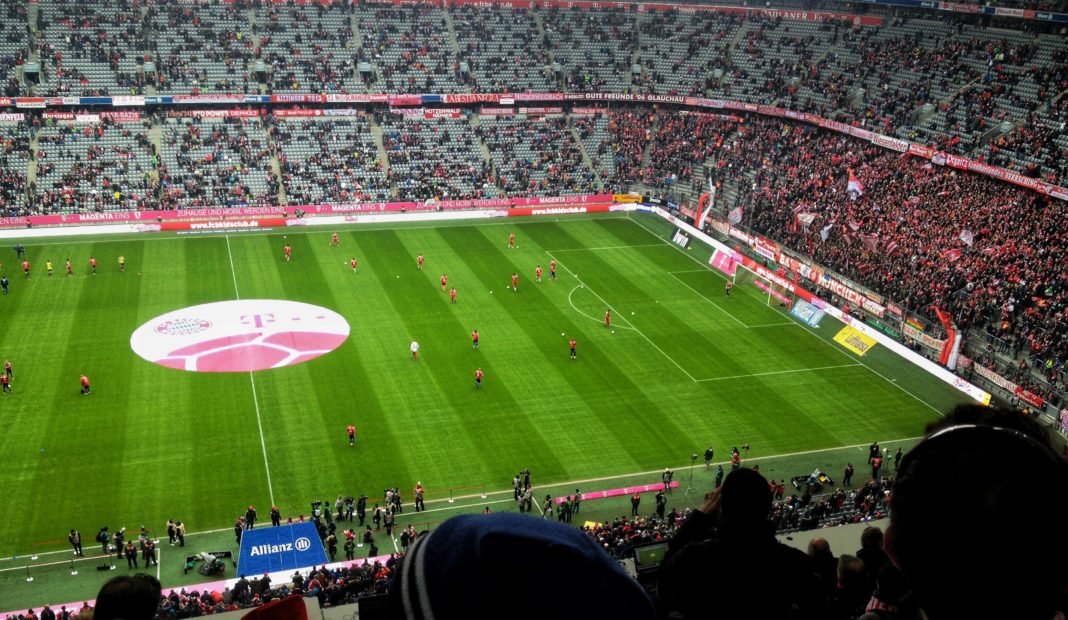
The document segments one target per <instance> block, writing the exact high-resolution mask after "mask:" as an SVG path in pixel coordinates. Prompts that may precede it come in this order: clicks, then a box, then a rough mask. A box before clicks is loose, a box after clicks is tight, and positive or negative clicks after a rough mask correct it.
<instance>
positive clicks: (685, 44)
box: [634, 11, 742, 96]
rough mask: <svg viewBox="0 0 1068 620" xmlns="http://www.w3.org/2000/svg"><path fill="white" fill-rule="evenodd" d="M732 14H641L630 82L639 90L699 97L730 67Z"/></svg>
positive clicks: (733, 29)
mask: <svg viewBox="0 0 1068 620" xmlns="http://www.w3.org/2000/svg"><path fill="white" fill-rule="evenodd" d="M741 21H742V20H741V19H740V18H739V17H737V16H735V15H731V14H723V13H681V12H679V11H658V12H652V13H649V14H647V15H645V16H644V18H643V23H642V28H641V42H640V52H639V65H640V67H641V70H642V71H641V74H640V75H638V76H634V83H635V85H636V87H637V88H638V89H640V91H641V92H644V93H652V94H660V95H679V94H682V95H691V96H701V95H703V94H704V92H705V90H707V89H708V88H709V87H710V86H711V84H712V83H713V82H714V81H715V79H716V78H715V74H716V71H720V72H722V71H723V70H724V69H725V68H726V67H727V66H729V58H730V41H731V37H732V36H733V35H734V33H735V32H736V30H737V28H739V27H740V25H741Z"/></svg>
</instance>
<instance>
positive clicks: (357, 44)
mask: <svg viewBox="0 0 1068 620" xmlns="http://www.w3.org/2000/svg"><path fill="white" fill-rule="evenodd" d="M359 26H360V20H358V19H356V13H354V12H351V11H350V12H349V29H350V30H352V49H351V53H352V56H353V58H354V59H355V60H356V65H355V66H353V68H352V70H353V72H354V73H355V75H354V76H353V77H354V78H356V79H359V77H360V67H359V63H360V51H361V50H362V49H363V35H362V34H361V33H360V28H359ZM375 71H376V72H377V71H378V67H375ZM360 86H361V87H362V88H363V91H364V92H371V91H370V89H369V88H368V86H370V85H369V84H364V83H363V81H362V80H361V81H360ZM383 161H384V160H383Z"/></svg>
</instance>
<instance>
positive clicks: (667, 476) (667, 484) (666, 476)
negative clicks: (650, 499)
mask: <svg viewBox="0 0 1068 620" xmlns="http://www.w3.org/2000/svg"><path fill="white" fill-rule="evenodd" d="M693 458H694V459H696V458H697V455H696V454H694V455H693ZM674 477H675V472H673V471H671V469H669V468H667V467H665V468H664V473H663V475H661V479H662V480H663V481H664V492H666V493H670V492H671V479H672V478H674Z"/></svg>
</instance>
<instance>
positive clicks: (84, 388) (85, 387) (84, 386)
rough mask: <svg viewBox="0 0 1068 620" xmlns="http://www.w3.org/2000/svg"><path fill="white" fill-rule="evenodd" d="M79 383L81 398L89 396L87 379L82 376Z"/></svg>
mask: <svg viewBox="0 0 1068 620" xmlns="http://www.w3.org/2000/svg"><path fill="white" fill-rule="evenodd" d="M80 382H81V384H82V396H85V395H87V394H89V377H86V376H85V375H82V377H81V379H80Z"/></svg>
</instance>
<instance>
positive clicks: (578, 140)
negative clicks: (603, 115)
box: [486, 118, 604, 193]
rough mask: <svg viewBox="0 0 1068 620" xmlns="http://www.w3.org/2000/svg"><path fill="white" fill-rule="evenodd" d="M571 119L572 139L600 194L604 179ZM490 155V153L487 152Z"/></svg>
mask: <svg viewBox="0 0 1068 620" xmlns="http://www.w3.org/2000/svg"><path fill="white" fill-rule="evenodd" d="M570 120H571V119H570V118H569V119H568V125H569V126H570V129H571V138H572V139H573V140H574V141H575V146H577V147H578V150H579V152H580V153H582V163H583V164H584V165H585V166H586V168H587V169H589V171H590V172H592V173H593V178H594V180H595V181H596V182H597V191H598V193H600V192H601V191H603V190H604V179H602V178H601V173H600V172H598V171H597V168H596V167H595V166H594V165H593V160H592V159H590V155H589V153H587V152H586V146H585V145H583V144H582V137H581V136H579V133H578V130H577V129H575V126H574V125H571V123H570ZM486 154H487V155H488V154H489V151H486Z"/></svg>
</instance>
